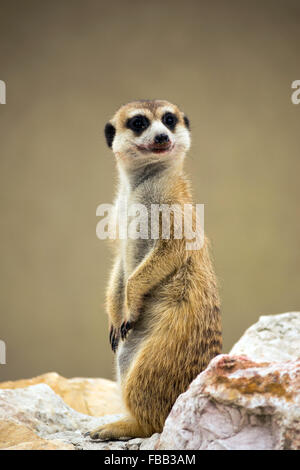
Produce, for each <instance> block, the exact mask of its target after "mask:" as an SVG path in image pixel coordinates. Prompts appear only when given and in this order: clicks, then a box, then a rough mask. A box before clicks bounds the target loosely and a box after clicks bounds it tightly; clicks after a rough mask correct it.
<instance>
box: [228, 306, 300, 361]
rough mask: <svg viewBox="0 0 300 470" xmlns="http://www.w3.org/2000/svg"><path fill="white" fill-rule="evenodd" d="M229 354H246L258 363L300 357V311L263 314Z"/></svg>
mask: <svg viewBox="0 0 300 470" xmlns="http://www.w3.org/2000/svg"><path fill="white" fill-rule="evenodd" d="M230 354H233V355H239V354H245V355H246V356H248V357H250V358H251V359H253V360H254V361H257V362H258V361H270V362H274V361H278V362H281V361H288V360H295V359H298V358H300V312H289V313H282V314H279V315H267V316H261V317H260V318H259V321H258V322H257V323H255V324H254V325H252V326H250V328H248V329H247V330H246V331H245V333H244V334H243V336H242V337H241V339H240V340H239V341H238V342H237V343H236V344H235V345H234V346H233V348H232V349H231V351H230Z"/></svg>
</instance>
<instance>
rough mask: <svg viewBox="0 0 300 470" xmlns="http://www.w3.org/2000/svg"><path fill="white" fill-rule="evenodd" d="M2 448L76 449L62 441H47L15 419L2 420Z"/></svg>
mask: <svg viewBox="0 0 300 470" xmlns="http://www.w3.org/2000/svg"><path fill="white" fill-rule="evenodd" d="M0 449H2V450H74V446H73V445H67V444H64V443H63V442H61V441H58V440H56V441H52V442H50V441H47V440H46V439H42V438H40V437H38V436H37V435H36V434H35V433H34V432H33V431H32V430H31V429H29V428H28V427H26V426H24V425H22V424H17V423H15V422H13V421H2V420H0Z"/></svg>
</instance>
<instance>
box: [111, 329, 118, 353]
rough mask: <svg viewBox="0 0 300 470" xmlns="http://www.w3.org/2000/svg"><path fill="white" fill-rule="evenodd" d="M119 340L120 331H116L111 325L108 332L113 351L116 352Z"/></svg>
mask: <svg viewBox="0 0 300 470" xmlns="http://www.w3.org/2000/svg"><path fill="white" fill-rule="evenodd" d="M119 341H120V333H119V332H118V330H117V329H116V328H114V327H113V326H112V327H111V329H110V333H109V342H110V345H111V349H112V350H113V352H116V349H117V347H118V344H119Z"/></svg>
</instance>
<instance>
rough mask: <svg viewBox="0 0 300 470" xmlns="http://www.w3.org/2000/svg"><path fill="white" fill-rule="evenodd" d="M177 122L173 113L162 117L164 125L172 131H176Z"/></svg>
mask: <svg viewBox="0 0 300 470" xmlns="http://www.w3.org/2000/svg"><path fill="white" fill-rule="evenodd" d="M177 122H178V119H177V116H176V115H175V114H173V113H165V114H164V115H163V117H162V123H163V124H164V125H165V126H167V127H168V128H169V129H170V130H171V131H173V130H174V129H175V126H176V124H177Z"/></svg>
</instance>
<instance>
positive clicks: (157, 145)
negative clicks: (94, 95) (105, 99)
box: [105, 100, 190, 165]
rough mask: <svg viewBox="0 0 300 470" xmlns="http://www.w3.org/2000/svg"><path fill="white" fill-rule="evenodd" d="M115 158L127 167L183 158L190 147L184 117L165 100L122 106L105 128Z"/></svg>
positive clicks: (187, 123) (186, 120)
mask: <svg viewBox="0 0 300 470" xmlns="http://www.w3.org/2000/svg"><path fill="white" fill-rule="evenodd" d="M105 137H106V141H107V144H108V146H109V147H111V148H112V150H113V152H114V154H115V155H116V157H117V159H120V160H121V161H123V162H124V163H126V164H127V165H135V164H140V163H142V162H143V161H147V162H149V159H152V160H154V161H156V160H158V159H165V160H166V159H168V160H170V161H176V160H178V159H183V158H184V156H185V153H186V152H187V150H188V149H189V147H190V131H189V120H188V118H187V117H186V116H185V115H184V114H183V113H182V112H181V111H180V110H179V109H178V107H177V106H175V105H173V104H171V103H169V102H168V101H158V100H155V101H135V102H133V103H128V104H127V105H125V106H122V107H121V108H120V109H119V110H118V111H117V113H116V114H115V116H114V117H113V119H112V120H111V121H110V122H109V123H107V124H106V126H105Z"/></svg>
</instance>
